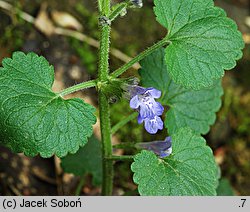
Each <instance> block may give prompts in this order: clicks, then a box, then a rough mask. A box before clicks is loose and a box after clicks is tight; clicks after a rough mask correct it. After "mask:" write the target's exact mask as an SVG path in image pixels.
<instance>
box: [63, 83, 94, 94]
mask: <svg viewBox="0 0 250 212" xmlns="http://www.w3.org/2000/svg"><path fill="white" fill-rule="evenodd" d="M95 86H96V80H90V81H87V82H83V83H79V84H77V85H74V86H71V87H69V88H66V89H64V90H62V91H60V92H59V93H58V95H59V96H66V95H68V94H71V93H74V92H76V91H79V90H83V89H86V88H91V87H95Z"/></svg>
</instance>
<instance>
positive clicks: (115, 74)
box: [111, 38, 170, 78]
mask: <svg viewBox="0 0 250 212" xmlns="http://www.w3.org/2000/svg"><path fill="white" fill-rule="evenodd" d="M168 44H170V41H169V40H167V39H166V38H164V39H162V40H160V41H159V42H158V43H156V44H154V45H153V46H151V47H149V48H148V49H146V50H145V51H143V52H141V53H140V54H138V55H137V56H136V57H134V58H133V59H132V60H130V61H129V62H128V63H126V64H125V65H123V66H122V67H120V68H118V69H117V70H115V71H114V72H113V73H112V74H111V77H113V78H117V77H119V76H120V75H121V74H123V73H124V72H125V71H127V70H128V69H129V68H131V67H132V66H133V65H134V64H135V63H137V62H139V61H140V60H142V59H143V58H144V57H146V56H148V55H150V54H151V53H152V52H154V51H155V50H157V49H158V48H160V47H163V46H165V45H168Z"/></svg>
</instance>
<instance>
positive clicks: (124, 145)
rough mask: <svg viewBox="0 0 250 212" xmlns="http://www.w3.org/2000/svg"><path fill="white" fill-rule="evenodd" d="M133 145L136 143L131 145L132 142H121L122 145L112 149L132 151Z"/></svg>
mask: <svg viewBox="0 0 250 212" xmlns="http://www.w3.org/2000/svg"><path fill="white" fill-rule="evenodd" d="M135 144H136V143H133V142H126V143H125V142H123V143H120V144H115V145H113V148H114V149H134V148H135Z"/></svg>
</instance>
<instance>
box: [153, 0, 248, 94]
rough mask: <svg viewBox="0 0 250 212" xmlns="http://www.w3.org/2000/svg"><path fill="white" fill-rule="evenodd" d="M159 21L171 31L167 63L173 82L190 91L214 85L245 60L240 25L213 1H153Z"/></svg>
mask: <svg viewBox="0 0 250 212" xmlns="http://www.w3.org/2000/svg"><path fill="white" fill-rule="evenodd" d="M154 3H155V8H154V12H155V14H156V16H157V20H158V22H159V23H161V24H162V25H163V26H165V27H166V28H167V29H168V35H167V39H168V40H169V41H171V44H170V45H169V46H168V47H167V48H166V56H165V59H166V62H167V66H168V69H169V74H170V76H171V78H172V79H173V80H174V81H175V82H176V83H177V84H181V85H182V86H184V87H187V88H193V89H196V90H198V89H201V88H204V87H209V86H212V85H213V84H214V82H215V81H216V80H217V79H220V78H221V77H222V76H223V75H224V70H230V69H232V68H233V67H234V66H235V65H236V60H238V59H240V58H241V57H242V51H241V50H242V49H243V48H244V41H243V38H242V35H241V33H240V32H239V31H238V30H237V25H236V24H235V22H234V21H233V20H231V19H230V18H228V17H226V13H225V12H224V11H223V10H222V9H220V8H218V7H214V2H213V0H206V1H204V0H185V1H184V0H179V1H176V0H154Z"/></svg>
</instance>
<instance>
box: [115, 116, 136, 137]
mask: <svg viewBox="0 0 250 212" xmlns="http://www.w3.org/2000/svg"><path fill="white" fill-rule="evenodd" d="M137 116H138V113H137V112H134V113H132V114H130V115H129V116H128V117H126V118H125V119H122V120H121V121H120V122H118V123H117V124H116V125H115V126H113V127H112V129H111V134H114V133H116V132H117V131H118V130H119V129H120V128H122V127H123V126H124V125H126V124H127V123H128V122H130V121H131V120H133V119H134V118H136V117H137Z"/></svg>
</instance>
